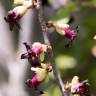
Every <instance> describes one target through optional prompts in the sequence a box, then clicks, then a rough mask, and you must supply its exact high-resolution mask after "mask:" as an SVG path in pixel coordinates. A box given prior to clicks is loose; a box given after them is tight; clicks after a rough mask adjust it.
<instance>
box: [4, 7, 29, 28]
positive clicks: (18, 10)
mask: <svg viewBox="0 0 96 96" xmlns="http://www.w3.org/2000/svg"><path fill="white" fill-rule="evenodd" d="M27 10H28V9H27V7H26V6H17V7H15V8H14V9H12V10H10V11H9V12H8V15H7V16H5V17H4V19H5V21H6V22H7V23H9V27H10V30H13V28H14V26H16V27H18V28H20V25H19V24H18V22H19V20H20V19H21V17H22V16H23V15H24V14H25V13H26V12H27Z"/></svg>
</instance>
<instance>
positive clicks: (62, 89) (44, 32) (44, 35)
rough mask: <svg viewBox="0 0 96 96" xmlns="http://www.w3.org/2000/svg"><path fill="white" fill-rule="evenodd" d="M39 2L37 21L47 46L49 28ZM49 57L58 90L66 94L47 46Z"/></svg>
mask: <svg viewBox="0 0 96 96" xmlns="http://www.w3.org/2000/svg"><path fill="white" fill-rule="evenodd" d="M41 3H42V2H41V0H37V4H38V6H37V11H38V18H39V22H40V25H41V28H42V32H43V37H44V42H45V44H47V45H48V46H51V44H50V41H49V38H48V31H49V30H48V28H47V27H46V23H45V20H44V16H43V9H42V4H41ZM49 57H50V62H51V64H52V67H53V74H54V77H55V79H56V81H57V83H58V86H59V88H60V90H61V93H62V96H67V94H66V92H65V89H64V84H63V81H62V79H61V76H60V74H59V72H58V70H57V67H56V63H55V59H54V55H53V51H52V48H49Z"/></svg>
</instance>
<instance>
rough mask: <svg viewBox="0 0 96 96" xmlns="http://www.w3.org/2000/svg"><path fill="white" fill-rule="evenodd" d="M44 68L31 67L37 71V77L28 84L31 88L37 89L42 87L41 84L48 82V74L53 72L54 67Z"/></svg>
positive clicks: (48, 65) (28, 81) (47, 66)
mask: <svg viewBox="0 0 96 96" xmlns="http://www.w3.org/2000/svg"><path fill="white" fill-rule="evenodd" d="M44 66H45V67H44ZM44 66H43V67H42V68H39V67H36V68H34V67H31V70H32V71H35V75H34V76H33V77H32V79H29V80H27V82H26V84H27V85H28V86H29V87H31V88H32V87H33V88H37V87H38V86H39V85H40V83H42V82H44V81H45V80H46V78H47V75H48V72H51V71H52V66H51V65H50V64H44Z"/></svg>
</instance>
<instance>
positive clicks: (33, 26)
mask: <svg viewBox="0 0 96 96" xmlns="http://www.w3.org/2000/svg"><path fill="white" fill-rule="evenodd" d="M12 2H13V0H0V96H38V92H36V91H34V90H33V89H30V88H28V87H27V86H26V85H25V81H26V80H27V79H28V78H32V75H33V73H32V72H31V71H30V64H28V61H27V60H21V59H20V55H21V54H22V53H24V52H25V51H26V50H25V47H24V45H23V44H22V43H23V42H28V43H29V44H32V43H33V42H35V41H38V42H43V37H42V32H41V28H40V24H39V22H38V17H37V12H36V10H35V9H34V10H32V9H30V10H29V11H28V12H27V13H26V14H25V15H24V17H23V18H22V19H21V21H20V25H21V30H18V29H17V28H15V29H14V31H12V32H11V31H10V30H9V26H8V24H6V22H5V21H4V16H6V14H7V12H8V11H9V10H10V9H12V7H13V6H12ZM42 2H43V8H44V15H45V20H46V21H48V20H59V19H64V18H70V17H71V16H72V17H74V21H73V22H72V23H71V25H72V26H73V27H76V26H77V25H78V26H79V33H78V37H77V38H76V40H75V41H74V43H73V45H72V47H71V48H65V47H64V45H65V44H66V41H67V40H66V38H64V37H63V36H60V35H59V34H58V33H56V32H55V31H53V32H50V33H49V38H50V41H51V43H52V46H53V51H54V55H55V60H56V64H57V67H58V70H59V71H60V74H61V77H62V79H63V81H64V83H66V81H69V82H70V81H71V79H72V77H73V76H75V75H78V76H79V77H80V79H81V80H85V79H88V80H89V83H90V92H91V94H92V96H96V75H95V74H96V40H94V39H93V37H94V36H95V35H96V0H42ZM40 88H41V89H42V90H44V91H45V94H44V95H43V96H61V93H60V90H59V88H58V86H57V84H56V82H55V81H54V76H53V74H52V73H50V74H49V76H48V79H47V80H46V81H45V83H43V84H41V86H40Z"/></svg>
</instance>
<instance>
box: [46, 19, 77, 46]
mask: <svg viewBox="0 0 96 96" xmlns="http://www.w3.org/2000/svg"><path fill="white" fill-rule="evenodd" d="M47 26H48V27H49V28H50V27H54V28H55V29H56V31H57V32H58V33H59V34H60V35H62V36H65V37H66V38H68V39H69V40H70V42H69V43H68V44H66V46H65V47H67V46H69V44H72V41H73V40H74V39H75V38H76V36H77V32H78V30H77V29H76V30H73V29H72V28H71V27H70V25H69V24H66V23H63V22H59V21H57V22H56V21H49V22H48V23H47Z"/></svg>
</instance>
